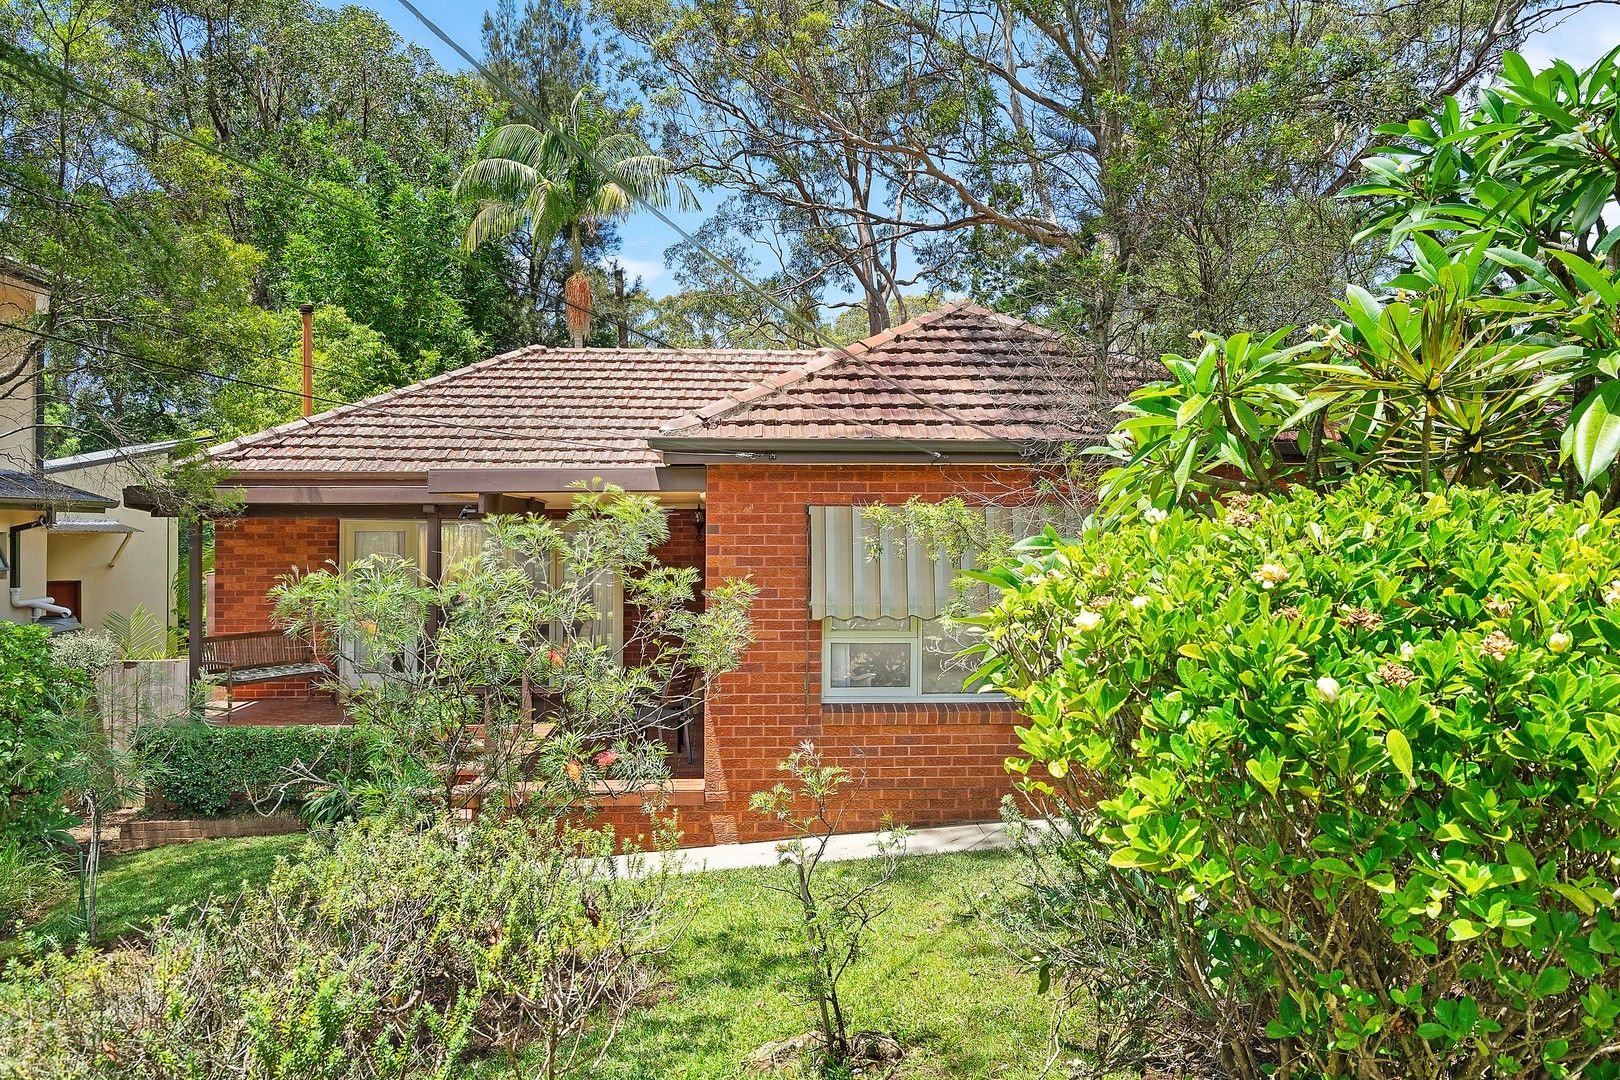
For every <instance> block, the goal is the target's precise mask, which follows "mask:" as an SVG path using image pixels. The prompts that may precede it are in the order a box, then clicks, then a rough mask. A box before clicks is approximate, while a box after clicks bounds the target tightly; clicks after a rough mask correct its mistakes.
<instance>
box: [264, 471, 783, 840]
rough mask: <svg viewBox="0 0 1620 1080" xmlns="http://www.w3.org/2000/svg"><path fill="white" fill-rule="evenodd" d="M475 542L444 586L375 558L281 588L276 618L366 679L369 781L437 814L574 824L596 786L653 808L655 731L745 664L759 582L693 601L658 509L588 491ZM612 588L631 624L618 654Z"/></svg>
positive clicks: (660, 767) (352, 702)
mask: <svg viewBox="0 0 1620 1080" xmlns="http://www.w3.org/2000/svg"><path fill="white" fill-rule="evenodd" d="M468 529H469V532H470V533H471V535H472V542H471V543H469V544H468V545H467V550H465V551H464V552H462V553H461V554H460V555H452V556H451V557H450V558H449V560H448V561H447V563H446V567H445V573H444V574H443V577H442V580H441V581H439V582H429V581H424V580H423V578H422V574H421V571H420V570H419V569H418V568H417V567H415V566H414V565H412V564H411V563H409V562H405V561H400V560H397V559H388V558H371V559H363V560H360V561H358V562H355V563H352V564H350V565H348V566H346V567H344V568H342V569H341V570H322V571H317V572H315V573H311V574H306V575H304V576H303V577H300V578H297V579H295V580H288V581H286V582H285V583H283V584H282V585H280V586H278V587H277V589H276V590H275V593H274V597H275V601H276V616H277V618H278V619H279V620H281V621H282V622H283V624H284V625H286V626H287V627H288V628H289V630H290V631H291V632H293V633H296V634H298V635H300V636H302V637H306V638H312V639H314V640H318V641H321V642H325V643H329V647H330V650H331V653H330V654H331V655H336V656H337V657H338V658H339V660H340V663H341V664H342V665H343V666H345V667H346V668H347V669H349V670H350V671H352V672H353V673H354V674H356V675H357V676H358V677H359V678H358V682H359V685H358V686H357V687H352V688H350V689H349V690H348V691H347V694H348V706H349V711H350V714H351V715H352V716H354V717H355V718H356V719H357V723H358V725H359V727H360V728H361V729H362V730H365V731H367V732H368V733H370V734H371V735H373V736H374V737H375V738H376V739H377V745H378V747H379V751H378V753H379V755H380V757H381V758H382V759H383V761H384V762H386V763H380V764H379V766H378V768H377V770H376V772H377V774H379V775H388V776H398V777H400V778H401V785H402V788H411V789H412V791H413V792H414V797H415V798H416V800H417V801H418V802H424V801H425V802H431V803H432V804H433V805H434V806H436V807H437V809H438V810H439V811H440V812H448V811H453V810H455V809H456V808H457V807H461V806H466V805H468V804H469V803H476V802H478V801H481V800H497V802H496V805H500V801H501V800H505V799H507V798H510V797H516V796H518V795H519V794H521V796H522V801H523V802H524V803H525V804H526V805H527V806H529V807H530V808H531V809H532V810H533V811H534V812H535V813H550V814H558V815H566V814H568V813H571V812H572V811H573V810H574V809H576V808H578V807H580V806H582V805H585V804H588V803H589V802H590V801H591V798H592V796H593V792H594V793H595V794H601V793H602V791H603V789H604V788H605V789H607V790H611V791H614V792H617V793H627V792H640V791H646V792H647V793H648V794H649V796H656V795H657V793H658V792H659V791H660V789H661V785H662V781H664V780H665V779H666V778H667V770H666V769H665V768H664V764H663V747H662V746H661V745H660V744H658V743H656V742H654V741H653V740H651V739H650V738H649V737H648V734H649V729H650V728H654V727H657V726H659V725H661V724H662V725H674V724H679V723H690V722H695V715H696V710H697V709H698V708H699V707H700V705H701V700H702V691H703V687H704V683H705V680H707V679H709V678H711V677H713V676H715V675H718V674H721V673H723V672H727V671H731V670H734V669H735V668H736V667H737V665H738V664H739V663H740V662H741V657H742V653H743V650H745V649H746V648H747V647H748V645H749V644H750V643H751V642H752V640H753V638H752V632H751V630H750V627H749V623H748V610H749V606H750V604H751V603H752V600H753V596H754V593H755V589H754V587H753V586H752V585H751V584H750V583H749V582H747V581H746V580H744V581H726V582H723V583H721V584H719V585H717V586H715V587H714V588H711V589H709V590H708V591H707V593H706V594H704V597H703V600H702V602H701V603H699V600H698V590H699V588H700V587H701V584H702V581H701V579H702V572H701V571H700V570H697V569H694V568H690V567H666V566H661V565H660V564H659V563H658V561H657V559H656V558H654V556H653V552H654V550H655V549H656V548H657V547H658V546H659V545H661V544H662V543H664V542H665V541H666V540H667V539H668V537H669V523H668V520H667V519H666V517H665V513H664V510H663V508H662V507H660V505H659V504H658V502H657V500H655V499H653V498H650V497H648V496H643V495H630V494H625V493H624V492H622V491H619V490H618V489H616V488H612V487H611V486H609V487H604V488H602V489H598V490H590V491H581V492H580V493H579V494H578V495H577V496H576V497H575V502H574V507H573V509H572V510H571V511H570V512H569V513H568V515H567V516H566V517H565V518H564V519H562V520H560V521H557V520H548V519H545V518H541V517H536V516H525V517H495V518H489V519H485V520H484V521H483V522H481V523H479V524H477V525H470V526H468ZM472 530H476V532H473V531H472ZM615 582H616V583H617V585H618V587H619V590H620V591H621V592H622V596H623V600H624V604H625V606H627V607H629V608H631V609H633V610H634V611H636V612H637V621H636V627H635V630H634V632H633V633H623V635H622V636H623V638H624V640H623V641H622V642H618V641H615V640H614V638H615V635H614V634H613V633H612V631H611V626H610V624H609V621H608V620H611V619H614V618H616V617H617V615H618V612H619V607H618V604H617V601H616V600H615V598H614V596H613V594H612V591H611V590H612V587H613V585H614V583H615ZM430 612H432V613H433V614H434V616H435V618H436V626H435V629H434V632H433V633H432V634H431V635H429V636H424V635H423V633H422V627H423V626H424V624H425V622H426V619H427V618H428V615H429V613H430ZM621 646H622V648H621Z"/></svg>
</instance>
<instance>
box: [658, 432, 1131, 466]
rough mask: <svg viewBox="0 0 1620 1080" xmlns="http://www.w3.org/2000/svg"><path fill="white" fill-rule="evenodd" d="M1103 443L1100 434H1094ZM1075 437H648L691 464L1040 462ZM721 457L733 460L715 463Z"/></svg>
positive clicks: (672, 460) (672, 458)
mask: <svg viewBox="0 0 1620 1080" xmlns="http://www.w3.org/2000/svg"><path fill="white" fill-rule="evenodd" d="M1094 438H1095V440H1096V441H1100V438H1101V437H1100V436H1099V437H1094ZM1090 441H1093V439H1092V438H1086V437H1077V438H1073V439H1022V440H1020V439H899V438H896V439H884V438H871V439H769V438H745V437H738V438H703V437H701V436H695V435H693V436H686V435H682V436H672V435H661V436H656V437H654V438H652V439H650V440H649V442H650V443H651V445H652V446H653V447H654V448H655V449H658V450H662V451H663V452H664V460H665V462H666V463H668V464H670V465H687V464H705V465H721V464H730V463H736V464H758V463H760V462H776V463H780V464H800V465H813V464H829V465H832V464H841V465H895V464H1009V465H1010V464H1021V465H1028V464H1031V463H1032V462H1034V461H1036V460H1038V458H1039V456H1040V455H1039V453H1038V452H1037V451H1038V450H1039V449H1040V448H1042V447H1049V446H1056V445H1061V444H1063V443H1065V442H1090ZM716 455H723V456H724V457H727V458H730V459H733V461H731V462H726V461H715V460H714V458H715V457H716Z"/></svg>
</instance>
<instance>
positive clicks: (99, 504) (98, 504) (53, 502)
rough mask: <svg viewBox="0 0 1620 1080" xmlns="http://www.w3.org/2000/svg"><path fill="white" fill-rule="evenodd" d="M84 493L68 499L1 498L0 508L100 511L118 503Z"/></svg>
mask: <svg viewBox="0 0 1620 1080" xmlns="http://www.w3.org/2000/svg"><path fill="white" fill-rule="evenodd" d="M82 495H83V497H82V498H78V497H75V498H66V499H31V498H15V499H13V498H0V510H38V511H39V512H40V513H42V514H43V513H46V512H48V511H51V510H66V511H68V512H69V513H99V512H100V511H103V510H111V509H113V508H114V507H116V506H117V505H118V502H117V500H114V499H107V498H103V497H102V496H100V495H91V494H90V493H89V492H83V493H82Z"/></svg>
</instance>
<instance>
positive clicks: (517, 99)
mask: <svg viewBox="0 0 1620 1080" xmlns="http://www.w3.org/2000/svg"><path fill="white" fill-rule="evenodd" d="M399 3H400V6H401V7H403V8H405V10H406V11H409V12H410V13H411V14H412V15H414V16H415V17H416V19H417V21H418V22H420V23H421V24H422V25H423V26H425V27H427V29H428V30H429V31H430V32H431V33H432V34H433V35H434V36H435V37H437V38H438V39H439V40H440V41H442V42H444V43H445V45H447V46H449V47H450V48H451V49H453V50H454V51H455V53H456V55H457V56H460V57H461V58H462V59H463V60H465V61H466V62H467V63H468V64H469V65H470V66H471V67H472V68H473V69H474V70H475V71H477V72H478V73H479V74H480V75H482V76H483V77H484V79H485V81H487V82H488V83H489V84H490V85H491V86H493V87H495V88H496V89H497V90H499V91H500V92H501V93H502V94H503V95H505V96H506V98H507V100H508V101H510V102H511V103H512V104H513V105H515V106H517V107H518V108H520V109H522V110H523V111H524V112H525V113H527V114H528V115H529V117H530V118H531V120H533V121H534V126H536V127H539V128H541V129H543V130H544V131H546V132H547V133H548V134H551V135H554V136H556V137H557V138H558V139H561V140H562V142H563V143H564V144H565V145H566V146H567V147H568V148H569V149H570V150H571V151H572V152H573V154H574V156H575V157H577V158H579V159H580V160H581V161H584V162H585V163H586V164H588V165H589V166H590V167H591V168H592V169H594V170H596V171H597V172H599V173H601V174H603V175H604V176H611V177H615V179H622V178H620V177H619V176H618V174H617V173H615V172H614V170H613V169H612V168H611V167H609V166H608V165H607V164H606V163H604V162H603V161H601V160H600V159H599V158H597V157H596V156H595V155H594V154H592V153H591V152H590V150H589V149H588V148H587V147H585V146H584V145H583V144H582V143H581V142H580V141H579V140H578V139H576V138H574V137H573V136H572V135H571V134H569V133H568V132H567V131H564V130H563V129H562V128H560V127H558V126H557V125H556V123H555V122H553V121H552V119H551V118H550V117H548V116H545V115H544V114H543V113H542V112H541V111H540V109H538V108H537V107H536V106H535V104H534V103H533V102H532V101H530V100H529V98H528V96H527V95H525V94H523V93H521V92H520V91H518V90H516V89H515V88H514V87H513V86H512V85H511V84H510V83H508V82H506V81H505V80H504V79H502V78H501V77H500V76H499V75H497V74H495V72H493V71H491V70H490V68H489V67H488V65H486V64H483V63H481V62H480V61H479V60H478V59H477V58H476V57H474V56H473V55H472V53H470V52H468V51H467V50H466V49H465V48H464V47H463V46H462V45H461V43H460V42H458V41H456V39H455V38H453V37H451V36H450V35H449V34H448V33H446V32H445V30H444V28H443V27H441V26H439V24H438V23H436V22H434V21H433V20H432V19H430V18H428V17H427V16H426V15H425V14H423V13H422V9H421V8H419V7H417V6H416V4H415V3H413V2H412V0H399ZM620 186H621V187H622V188H623V189H624V190H625V192H626V194H628V195H629V196H630V198H631V199H633V200H634V201H635V202H636V203H637V204H638V205H639V206H640V207H641V208H642V209H644V210H646V211H647V212H649V213H651V214H652V215H653V216H654V217H656V218H658V220H659V221H661V222H663V223H664V225H666V226H668V227H669V228H670V229H671V230H672V231H674V232H675V234H676V235H678V236H679V237H680V238H681V239H682V240H683V241H685V242H686V243H687V244H690V245H691V247H692V249H693V250H694V251H697V252H698V253H699V254H701V255H702V256H703V257H704V258H705V259H707V260H708V261H709V262H711V263H713V264H714V265H715V266H716V267H718V268H719V269H720V270H721V271H722V272H723V273H725V274H726V275H727V276H728V277H731V278H733V279H734V280H736V281H737V283H738V284H740V285H741V286H742V287H743V288H744V289H747V290H748V291H749V292H750V293H752V294H753V295H754V296H756V297H758V298H759V299H760V300H762V301H764V302H765V303H766V304H768V305H770V306H771V307H772V308H773V309H775V310H776V311H778V312H780V313H781V315H782V316H783V317H784V318H785V319H786V320H787V321H788V322H789V323H791V324H793V325H794V326H797V327H799V328H800V329H802V330H804V331H806V332H807V333H808V335H809V336H810V338H812V339H813V340H815V341H818V342H821V344H822V347H823V348H826V349H830V350H832V351H834V352H836V353H838V354H839V355H841V356H842V357H843V358H844V359H846V360H848V361H849V362H850V363H852V364H854V365H856V366H857V367H859V368H861V369H862V370H864V371H866V372H867V373H868V374H870V375H872V376H873V377H874V378H877V379H881V380H882V381H884V382H886V383H888V384H889V385H890V386H892V387H893V388H894V389H896V390H898V391H900V392H901V393H903V394H905V395H906V396H908V397H910V398H911V399H912V400H914V401H916V402H918V403H919V404H921V405H923V406H925V407H927V408H929V409H932V410H933V411H935V412H937V413H939V414H940V415H942V416H947V417H949V418H950V419H951V420H953V421H954V422H956V423H958V424H961V425H962V426H964V427H967V428H971V429H972V430H974V431H977V432H979V433H980V434H981V435H984V436H985V437H987V438H990V439H996V440H999V439H1000V438H1001V436H999V435H997V434H995V433H994V432H991V431H988V430H986V429H985V427H984V426H983V425H982V424H979V423H976V422H974V421H973V420H970V419H968V418H967V417H964V416H960V415H958V414H957V413H955V412H954V411H952V410H951V409H949V408H947V407H946V406H944V405H941V404H940V403H938V402H935V401H930V400H929V399H928V398H927V397H925V396H924V395H922V394H920V393H918V392H917V391H916V390H915V389H914V388H912V387H910V386H906V385H905V384H904V383H901V382H900V381H899V380H897V379H895V378H894V377H893V376H891V375H890V374H889V373H888V372H885V371H883V370H881V369H879V368H878V367H876V366H875V365H873V364H872V363H870V362H869V361H867V360H866V359H865V358H863V357H860V356H857V355H856V354H854V353H852V352H850V351H849V350H848V349H847V348H845V347H844V346H843V345H841V344H839V343H838V342H835V341H833V340H831V339H830V338H828V337H827V335H826V333H825V332H824V331H823V330H822V329H821V327H820V326H819V325H817V324H815V323H813V322H811V321H810V320H809V319H807V318H805V317H804V315H803V314H802V313H800V312H798V311H795V310H793V308H792V307H790V306H789V305H787V304H785V303H783V302H782V300H781V299H780V298H778V297H776V296H774V295H772V294H771V293H770V291H769V290H767V289H764V288H762V287H760V286H759V285H758V284H756V283H755V282H754V281H753V279H751V278H750V277H749V276H748V275H747V274H744V273H743V272H742V271H741V270H739V269H737V267H736V265H735V264H733V263H732V262H731V261H730V260H729V259H726V258H725V257H724V256H721V255H719V254H716V253H715V252H714V251H713V250H711V249H710V248H709V247H708V245H706V244H704V243H703V242H702V241H701V240H699V239H698V238H697V237H695V236H693V235H692V234H691V233H689V232H687V231H686V230H685V229H683V228H682V227H681V226H680V225H679V224H678V223H676V221H675V219H673V218H672V217H670V216H669V215H668V214H666V213H665V212H664V211H663V208H661V207H659V206H657V205H655V204H654V203H653V202H652V201H651V200H650V199H648V198H646V197H645V196H643V195H641V194H640V193H639V192H637V191H636V185H634V184H629V183H621V184H620Z"/></svg>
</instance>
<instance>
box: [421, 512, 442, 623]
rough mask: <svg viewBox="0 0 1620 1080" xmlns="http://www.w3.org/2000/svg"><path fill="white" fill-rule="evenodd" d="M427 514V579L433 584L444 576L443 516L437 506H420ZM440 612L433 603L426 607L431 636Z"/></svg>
mask: <svg viewBox="0 0 1620 1080" xmlns="http://www.w3.org/2000/svg"><path fill="white" fill-rule="evenodd" d="M422 510H423V512H424V513H425V514H426V516H427V566H426V567H424V569H425V571H426V572H427V579H428V580H429V581H431V582H433V583H434V584H435V585H437V584H438V583H439V581H440V580H441V579H442V578H443V577H444V516H443V515H442V514H440V513H439V507H438V506H437V505H436V504H435V505H433V506H424V507H422ZM441 614H442V612H440V611H439V609H438V606H437V605H435V606H434V607H431V608H429V609H428V617H427V633H428V637H429V638H432V637H433V635H434V634H435V633H437V632H438V629H439V618H440V616H441Z"/></svg>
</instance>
